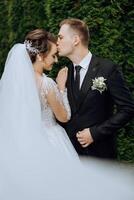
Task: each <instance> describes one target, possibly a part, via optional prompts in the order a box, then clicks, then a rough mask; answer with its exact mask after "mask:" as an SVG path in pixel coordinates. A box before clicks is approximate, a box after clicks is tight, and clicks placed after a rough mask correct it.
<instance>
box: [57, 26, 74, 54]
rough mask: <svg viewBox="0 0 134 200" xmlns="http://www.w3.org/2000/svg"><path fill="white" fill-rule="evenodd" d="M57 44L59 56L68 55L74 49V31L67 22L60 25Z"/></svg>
mask: <svg viewBox="0 0 134 200" xmlns="http://www.w3.org/2000/svg"><path fill="white" fill-rule="evenodd" d="M57 46H58V53H59V56H65V57H69V56H70V55H71V54H72V52H73V49H74V32H73V30H72V29H71V28H70V27H69V25H68V24H64V25H62V26H61V28H60V30H59V34H58V41H57Z"/></svg>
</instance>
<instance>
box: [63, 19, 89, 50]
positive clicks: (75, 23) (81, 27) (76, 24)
mask: <svg viewBox="0 0 134 200" xmlns="http://www.w3.org/2000/svg"><path fill="white" fill-rule="evenodd" d="M64 24H67V25H69V26H70V28H71V29H72V30H73V31H75V32H76V33H78V34H79V36H80V39H81V42H82V44H83V45H84V46H86V47H88V44H89V40H90V34H89V28H88V26H87V24H86V23H85V22H84V21H82V20H80V19H75V18H69V19H64V20H63V21H61V23H60V27H61V26H62V25H64Z"/></svg>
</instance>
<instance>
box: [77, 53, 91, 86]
mask: <svg viewBox="0 0 134 200" xmlns="http://www.w3.org/2000/svg"><path fill="white" fill-rule="evenodd" d="M91 58H92V54H91V52H90V51H89V53H88V54H87V55H86V56H85V57H84V58H83V59H82V61H81V62H80V63H79V64H75V63H73V65H74V78H75V74H76V72H75V66H76V65H80V66H81V67H82V68H81V70H80V88H81V85H82V83H83V80H84V78H85V75H86V73H87V70H88V67H89V64H90V62H91Z"/></svg>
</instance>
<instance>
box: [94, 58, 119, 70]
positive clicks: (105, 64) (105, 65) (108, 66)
mask: <svg viewBox="0 0 134 200" xmlns="http://www.w3.org/2000/svg"><path fill="white" fill-rule="evenodd" d="M94 57H95V59H96V60H97V63H98V66H99V68H100V70H102V71H107V72H109V73H111V72H112V71H113V70H116V69H119V66H118V65H117V64H116V63H115V62H113V61H112V60H111V59H108V58H103V57H99V56H94Z"/></svg>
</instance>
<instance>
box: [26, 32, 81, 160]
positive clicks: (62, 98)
mask: <svg viewBox="0 0 134 200" xmlns="http://www.w3.org/2000/svg"><path fill="white" fill-rule="evenodd" d="M25 45H26V49H27V51H28V54H29V56H30V59H31V62H32V64H33V68H34V72H35V77H36V82H37V87H38V93H39V98H40V103H41V114H42V126H43V128H44V137H47V138H48V140H49V141H50V143H51V145H52V146H53V147H55V148H56V150H59V151H60V152H61V153H63V154H64V156H67V157H70V158H72V157H73V159H74V157H77V154H76V152H75V150H74V147H73V146H72V144H71V142H70V140H69V138H68V136H67V134H66V132H65V130H64V129H63V128H62V127H61V126H59V125H58V123H57V122H56V119H58V120H59V121H61V122H66V121H68V120H69V119H70V116H71V113H70V107H69V103H68V99H67V91H66V88H65V84H66V79H67V68H64V69H63V70H62V71H61V72H60V74H59V75H58V79H57V82H58V87H57V85H56V83H55V82H54V81H53V80H52V79H51V78H48V77H47V76H46V75H45V74H44V73H43V70H48V71H50V70H51V69H52V66H53V64H54V62H57V47H56V39H55V38H54V36H53V35H51V34H50V33H47V32H46V31H45V30H42V29H36V30H34V31H31V32H29V33H28V34H27V36H26V40H25ZM55 118H56V119H55Z"/></svg>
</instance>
